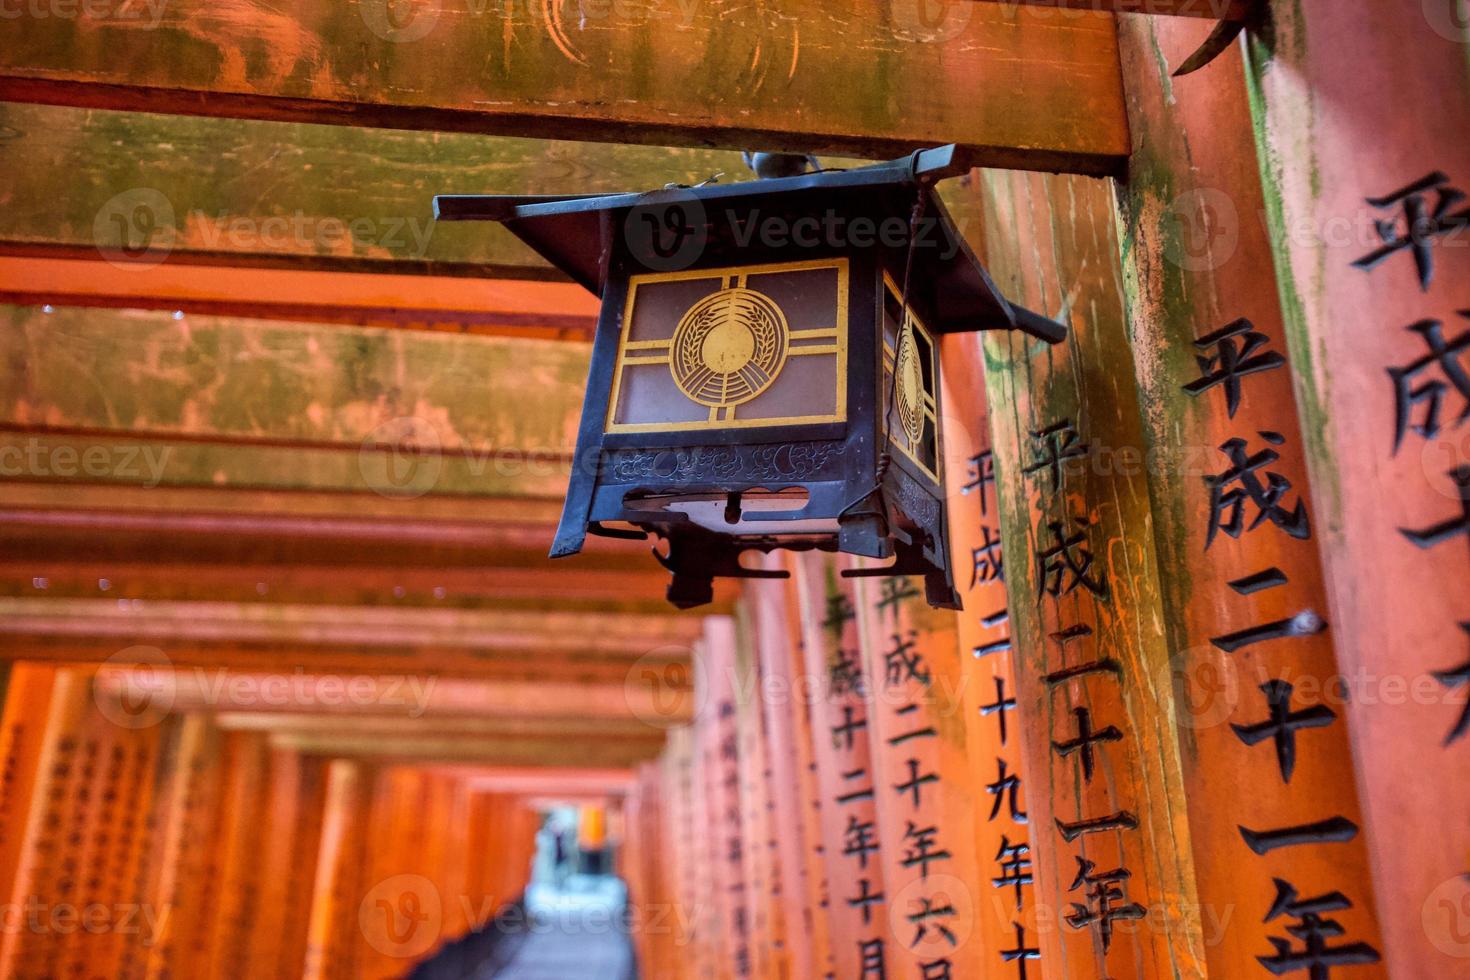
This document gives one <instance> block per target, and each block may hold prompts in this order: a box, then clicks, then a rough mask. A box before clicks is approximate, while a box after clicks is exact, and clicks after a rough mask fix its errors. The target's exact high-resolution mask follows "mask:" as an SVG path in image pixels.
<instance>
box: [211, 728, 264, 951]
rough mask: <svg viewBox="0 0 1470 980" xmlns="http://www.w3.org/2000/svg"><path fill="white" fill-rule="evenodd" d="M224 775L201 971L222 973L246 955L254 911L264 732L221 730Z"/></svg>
mask: <svg viewBox="0 0 1470 980" xmlns="http://www.w3.org/2000/svg"><path fill="white" fill-rule="evenodd" d="M225 760H226V761H225V765H226V770H225V771H226V776H225V785H223V789H222V795H221V802H219V811H221V820H219V836H218V839H216V845H215V848H216V849H218V851H219V880H218V884H216V886H215V889H213V895H215V898H213V902H212V908H213V911H212V915H210V920H212V921H210V932H209V936H207V937H209V946H207V956H206V959H204V970H206V971H209V973H216V974H218V973H225V971H228V970H231V968H232V967H234V965H238V964H241V962H245V961H247V959H248V949H250V943H251V942H253V937H254V933H256V926H257V917H259V914H260V905H259V893H260V887H262V882H260V877H259V876H260V854H262V849H263V846H265V839H263V837H262V827H263V826H265V824H266V821H268V815H266V811H265V804H266V802H268V799H269V795H268V792H266V790H268V783H266V779H268V776H269V768H268V746H266V736H263V735H260V733H256V732H229V733H226V735H225Z"/></svg>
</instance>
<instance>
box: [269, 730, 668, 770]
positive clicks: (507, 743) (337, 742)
mask: <svg viewBox="0 0 1470 980" xmlns="http://www.w3.org/2000/svg"><path fill="white" fill-rule="evenodd" d="M663 738H664V736H663V733H662V732H660V733H658V734H657V735H656V736H652V737H647V738H637V739H606V738H598V739H589V740H586V741H581V742H572V741H568V740H567V739H565V738H554V737H550V738H547V737H542V738H536V737H517V738H494V739H483V740H475V739H466V738H460V737H451V738H437V737H434V736H427V737H425V736H401V737H397V738H381V737H378V736H371V737H360V736H356V735H352V734H346V735H342V734H337V735H332V734H326V735H316V734H312V735H296V734H290V733H286V734H279V735H272V736H271V744H272V745H273V746H275V747H277V748H283V749H290V750H292V751H295V752H300V753H302V754H303V755H320V756H331V757H334V758H355V759H375V760H380V761H397V762H410V761H416V762H430V763H443V762H472V763H478V764H484V765H510V766H544V767H547V768H559V767H563V766H569V767H573V768H584V767H589V766H590V767H593V768H605V767H631V766H634V765H636V764H638V763H639V762H644V761H647V760H649V759H655V758H657V757H658V753H659V750H660V749H662V748H663Z"/></svg>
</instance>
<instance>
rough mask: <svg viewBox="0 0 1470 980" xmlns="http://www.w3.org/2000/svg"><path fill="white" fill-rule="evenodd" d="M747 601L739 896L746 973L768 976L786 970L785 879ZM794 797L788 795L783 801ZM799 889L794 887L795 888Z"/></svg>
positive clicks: (739, 690) (739, 689)
mask: <svg viewBox="0 0 1470 980" xmlns="http://www.w3.org/2000/svg"><path fill="white" fill-rule="evenodd" d="M751 620H752V615H751V612H750V608H749V605H748V604H746V605H744V606H742V608H741V609H740V615H739V616H738V617H737V619H736V623H737V625H738V629H737V633H736V643H737V646H736V675H735V678H736V681H735V682H736V695H735V699H736V704H737V705H738V709H737V714H736V722H737V727H738V730H739V738H740V809H741V814H742V817H743V822H744V828H745V830H744V857H745V889H746V890H745V895H746V902H747V908H748V909H749V920H748V921H749V922H750V927H751V940H750V948H751V954H752V956H751V960H752V975H753V976H756V977H761V978H768V980H777V978H780V977H786V976H790V975H791V970H792V966H791V959H792V950H791V939H789V938H788V936H787V932H786V902H787V879H786V877H785V873H784V871H783V869H782V862H781V858H782V855H781V851H780V845H779V843H778V842H777V838H776V835H777V832H778V823H777V814H778V804H777V803H776V799H775V794H774V784H775V782H776V781H777V778H778V777H777V775H776V769H775V765H774V762H773V760H772V759H771V745H770V738H769V734H768V733H767V731H766V717H767V716H766V705H765V702H766V701H768V700H770V699H771V698H770V694H769V690H768V688H767V686H766V683H765V678H764V677H763V676H762V674H761V671H760V655H759V652H758V650H757V645H758V642H759V636H758V631H757V629H756V627H755V625H754V624H753V623H752V621H751ZM793 802H794V801H791V800H788V805H790V804H791V803H793ZM779 813H780V816H781V821H780V824H779V829H780V830H782V831H786V832H788V833H789V832H790V831H792V830H795V829H796V828H795V827H794V826H793V825H794V824H795V822H796V814H795V812H794V808H793V809H792V810H789V811H788V810H786V809H785V808H782V809H781V810H780V811H779ZM796 891H797V892H798V893H799V892H800V889H799V887H798V888H797V889H796Z"/></svg>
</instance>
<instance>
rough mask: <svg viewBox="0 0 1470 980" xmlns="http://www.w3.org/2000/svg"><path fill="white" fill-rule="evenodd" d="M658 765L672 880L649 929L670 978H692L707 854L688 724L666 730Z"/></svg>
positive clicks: (697, 952) (698, 947)
mask: <svg viewBox="0 0 1470 980" xmlns="http://www.w3.org/2000/svg"><path fill="white" fill-rule="evenodd" d="M661 764H662V765H661V779H662V781H663V786H664V788H665V791H666V796H667V809H666V811H665V817H666V824H667V827H668V836H667V838H666V840H667V841H668V846H669V849H670V851H671V858H672V865H673V866H672V877H673V881H672V891H671V899H670V904H669V905H668V907H667V908H663V909H659V910H658V911H659V912H660V913H661V914H662V920H661V922H660V923H658V925H657V927H655V924H654V923H652V922H650V923H649V924H648V929H647V931H648V932H649V934H650V938H651V939H652V940H653V941H655V942H656V943H657V944H658V946H659V947H660V948H662V949H663V951H664V952H663V955H664V957H665V959H666V960H667V961H668V962H669V964H670V973H669V976H670V978H671V980H690V978H693V977H696V976H700V975H701V974H700V972H699V968H700V967H701V966H702V965H703V960H702V958H701V957H702V954H701V950H702V948H703V943H702V942H701V938H702V937H701V936H700V935H699V932H698V930H699V928H700V926H701V924H702V920H701V916H702V911H703V905H701V903H700V899H701V897H702V896H701V891H700V889H701V886H702V882H703V880H704V874H705V870H704V866H703V864H702V861H701V857H702V855H704V854H705V853H706V852H705V849H704V847H703V845H702V844H701V843H699V841H700V839H701V838H702V836H703V835H704V833H705V832H706V831H705V826H704V825H701V824H698V823H696V819H695V813H696V808H697V806H698V805H699V804H698V801H696V800H695V799H694V795H695V783H694V776H695V771H696V770H695V760H694V732H693V729H692V728H691V727H690V726H687V725H686V726H682V727H679V728H675V729H672V730H671V731H670V732H669V741H668V747H667V748H666V749H665V751H664V754H663V757H662V759H661Z"/></svg>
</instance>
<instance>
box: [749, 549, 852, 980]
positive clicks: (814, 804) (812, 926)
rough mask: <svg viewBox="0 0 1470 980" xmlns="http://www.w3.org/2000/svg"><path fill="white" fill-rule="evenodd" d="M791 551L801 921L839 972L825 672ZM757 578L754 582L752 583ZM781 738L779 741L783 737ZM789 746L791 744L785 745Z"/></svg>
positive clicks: (786, 622)
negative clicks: (822, 765)
mask: <svg viewBox="0 0 1470 980" xmlns="http://www.w3.org/2000/svg"><path fill="white" fill-rule="evenodd" d="M791 557H792V556H790V555H783V556H781V557H780V560H779V561H778V562H776V563H775V564H774V565H773V567H776V568H780V569H784V570H785V571H786V572H787V573H788V574H790V575H791V577H790V578H787V579H786V580H785V581H784V582H783V583H782V586H783V587H782V619H783V626H784V636H785V646H786V666H785V671H784V673H785V676H787V677H788V678H790V688H789V690H790V692H791V693H790V698H791V709H790V710H791V714H792V728H791V743H790V749H789V751H790V752H791V753H793V754H794V756H795V764H796V777H797V800H798V805H799V807H800V817H801V826H802V833H803V837H804V839H805V842H806V844H805V846H804V847H803V853H802V854H801V855H800V857H801V859H802V862H803V867H802V884H803V886H804V895H803V899H802V903H801V922H802V931H803V934H804V935H807V936H809V937H810V942H811V946H812V964H813V967H812V968H813V969H814V970H815V971H816V972H817V974H818V975H819V976H823V977H826V976H829V975H831V976H835V975H836V971H837V964H836V961H835V960H834V958H833V952H832V936H831V927H830V921H829V918H828V916H827V915H826V914H825V913H826V910H827V909H828V908H829V907H830V905H831V888H830V884H829V882H828V880H827V865H826V862H825V860H824V858H823V851H824V850H825V846H826V845H825V844H824V843H823V836H822V810H823V801H822V785H821V779H820V777H819V774H818V772H817V760H816V750H815V744H816V743H815V741H814V739H815V731H816V728H815V719H814V712H815V705H816V699H817V698H818V697H819V696H820V690H821V689H820V687H819V684H820V682H821V678H820V677H818V676H813V675H812V674H811V673H810V672H809V671H808V670H807V667H806V649H805V647H806V634H805V627H804V625H803V623H802V620H801V613H800V610H801V589H800V585H799V583H798V581H797V579H796V576H795V574H794V572H793V564H792V562H791V560H790V559H791ZM752 584H754V583H752ZM777 744H778V745H779V744H780V743H779V742H778V743H777ZM781 751H788V750H785V749H783V750H781Z"/></svg>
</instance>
